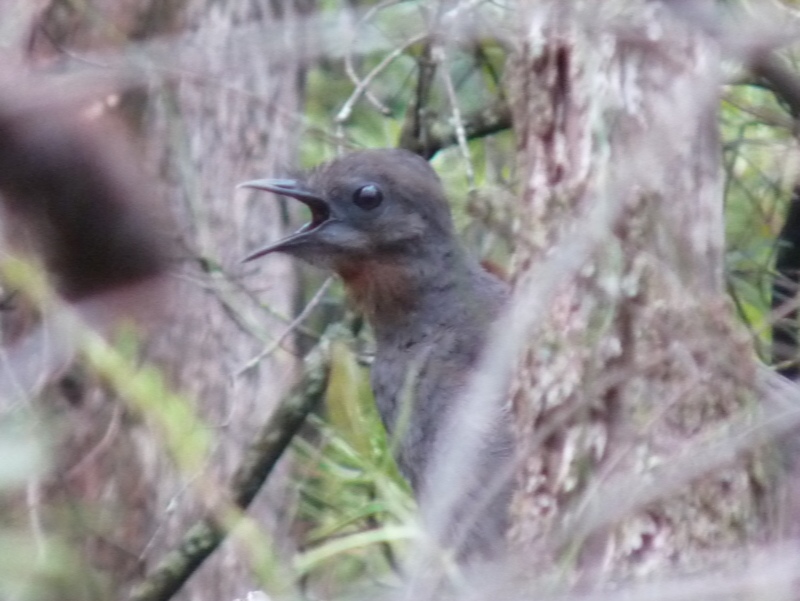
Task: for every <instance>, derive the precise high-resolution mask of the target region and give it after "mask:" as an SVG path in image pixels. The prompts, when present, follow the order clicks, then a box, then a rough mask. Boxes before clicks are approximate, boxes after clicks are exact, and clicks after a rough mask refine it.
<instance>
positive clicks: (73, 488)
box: [18, 0, 303, 601]
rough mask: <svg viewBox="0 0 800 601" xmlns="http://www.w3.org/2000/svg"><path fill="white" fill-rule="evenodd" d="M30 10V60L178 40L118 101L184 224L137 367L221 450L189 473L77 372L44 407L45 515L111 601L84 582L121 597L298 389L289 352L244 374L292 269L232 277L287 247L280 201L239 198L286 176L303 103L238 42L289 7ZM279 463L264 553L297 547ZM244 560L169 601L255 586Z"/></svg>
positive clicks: (210, 565)
mask: <svg viewBox="0 0 800 601" xmlns="http://www.w3.org/2000/svg"><path fill="white" fill-rule="evenodd" d="M32 4H33V3H32ZM40 4H41V6H37V9H38V10H40V11H41V13H42V16H41V20H40V21H38V22H37V23H35V25H33V26H30V27H28V28H26V29H25V31H26V33H27V34H28V35H24V36H18V37H19V40H22V41H21V42H20V43H22V42H25V43H27V42H28V41H30V42H31V43H30V44H29V46H28V48H29V56H28V60H29V64H30V65H35V64H40V65H41V64H45V65H49V64H52V63H54V62H59V61H61V62H65V63H69V62H70V60H71V59H72V58H73V57H74V56H80V55H82V54H83V53H89V52H91V53H94V54H93V56H96V55H97V53H98V52H100V53H106V55H107V57H109V58H114V59H116V56H117V54H116V53H119V51H120V49H121V48H122V47H123V45H129V44H130V43H131V41H132V40H138V41H140V42H141V41H142V40H145V39H147V38H153V37H155V36H164V35H166V34H170V35H176V36H177V37H175V38H172V39H170V38H164V37H161V38H159V42H162V43H166V46H167V47H169V48H171V52H170V53H169V60H170V62H169V63H168V64H154V65H151V67H152V68H153V73H154V77H153V78H152V80H151V81H152V82H153V85H152V86H151V87H150V89H148V90H147V91H146V93H143V92H142V91H139V92H137V93H136V94H134V95H132V96H125V97H123V104H124V105H125V106H124V108H130V107H131V106H132V105H130V103H128V101H130V100H134V101H135V103H134V105H133V106H134V108H135V115H136V118H137V125H138V126H140V127H141V128H142V129H141V133H142V134H143V139H144V140H145V142H144V143H143V144H142V147H143V148H145V149H146V152H147V154H148V155H149V157H150V159H151V167H152V169H151V171H152V177H153V178H160V182H161V189H162V191H163V193H164V198H166V199H167V201H168V205H169V210H170V211H171V212H172V214H173V215H174V223H175V224H176V227H177V228H178V231H176V232H172V233H171V234H170V233H168V232H165V233H164V235H165V236H171V237H172V238H173V242H174V248H175V249H176V256H175V265H174V270H173V275H174V284H175V289H176V290H175V292H174V293H173V296H172V297H171V306H170V307H169V318H168V320H167V321H166V322H165V325H164V326H163V327H162V328H161V329H160V331H159V332H158V335H157V336H156V337H155V338H154V339H153V340H150V341H148V345H147V351H146V355H147V356H146V360H147V361H151V362H154V363H156V364H158V365H159V366H161V367H162V368H163V369H164V370H165V372H166V373H167V375H168V379H169V380H170V382H171V383H172V384H173V385H174V387H175V388H177V389H178V390H180V391H182V392H183V393H184V394H185V395H186V396H187V398H189V399H192V400H193V401H194V402H195V405H194V407H193V410H194V411H195V412H196V413H197V414H198V415H199V416H200V417H201V419H202V420H203V421H204V422H205V423H206V424H207V425H208V429H209V431H210V432H211V433H212V435H213V440H214V446H213V454H212V456H211V458H210V459H209V461H208V463H207V465H204V466H202V468H201V469H200V470H199V471H198V472H197V473H191V474H189V473H185V472H181V471H180V469H178V467H177V466H176V465H175V464H174V462H173V460H172V459H171V458H170V457H169V456H168V453H167V447H166V446H165V444H164V441H163V440H162V439H160V437H159V434H158V432H157V429H155V428H151V427H150V424H149V423H148V422H147V419H146V416H145V419H141V416H136V415H131V414H130V413H129V410H128V409H126V408H125V407H124V406H123V405H122V404H121V400H120V399H117V398H114V396H113V395H111V394H109V392H108V391H107V389H106V388H105V387H104V386H103V385H102V383H101V382H98V381H96V378H93V377H92V374H87V373H86V372H85V370H82V369H81V368H80V367H76V368H75V369H73V370H71V373H70V374H69V376H68V378H67V379H66V380H64V381H63V382H61V383H60V384H59V385H58V386H56V387H55V388H54V389H53V390H52V391H51V392H49V393H48V396H47V397H46V398H45V399H44V403H43V404H44V406H45V407H46V410H47V412H48V413H50V414H51V415H53V416H54V421H56V422H57V423H58V424H59V427H58V431H59V432H60V433H61V437H60V440H59V442H58V443H57V446H56V451H55V453H54V455H55V465H54V466H53V470H52V478H50V479H49V480H48V482H45V483H43V484H42V487H43V489H44V491H45V497H44V501H45V513H46V514H47V515H49V516H52V517H53V519H52V522H51V523H52V526H53V530H54V531H56V530H59V529H62V530H61V531H62V532H63V528H64V522H63V521H62V520H61V519H60V516H61V515H62V512H61V509H62V508H63V507H64V506H68V507H71V508H73V510H74V511H72V513H71V515H72V516H73V519H71V520H69V524H70V525H69V527H68V529H69V530H70V535H69V540H70V544H72V545H74V546H75V548H79V549H81V552H80V553H78V554H77V555H80V556H81V557H82V558H83V559H85V560H86V562H87V563H89V564H92V565H93V566H94V567H95V568H96V569H97V570H98V571H99V572H101V573H102V574H103V576H104V578H105V580H107V581H108V582H109V583H110V590H108V589H106V588H105V587H104V586H99V585H96V582H98V581H99V580H100V579H97V580H93V579H92V578H91V577H90V576H88V575H87V577H86V578H85V581H86V582H87V583H89V582H94V583H95V584H85V587H84V589H85V590H83V591H81V593H80V595H79V596H81V598H87V599H88V598H98V599H99V598H104V599H105V598H122V597H123V596H124V593H123V591H124V590H125V588H126V586H127V585H128V584H129V583H131V582H132V581H135V580H137V579H138V578H140V577H141V576H142V575H143V573H144V572H146V571H147V569H148V567H149V566H151V565H153V564H155V563H156V562H157V561H158V560H159V558H160V557H161V555H163V553H165V552H166V551H167V550H169V549H170V548H171V547H172V546H173V545H174V544H175V543H176V542H177V541H178V540H179V539H180V537H181V536H182V535H183V534H184V532H185V530H186V528H188V526H189V525H190V524H191V523H192V522H193V521H195V520H196V519H197V517H198V515H199V514H201V513H202V512H203V511H204V510H205V509H207V507H208V506H209V505H213V503H214V498H213V497H214V496H215V495H216V494H217V493H223V492H224V490H222V487H224V486H225V485H226V484H227V483H228V482H229V480H230V478H231V476H232V474H233V473H234V471H235V469H236V467H237V466H238V465H239V462H240V460H241V457H242V453H243V450H244V448H245V446H246V444H247V443H248V442H250V441H251V440H252V439H253V438H254V437H255V435H256V433H257V432H258V430H259V428H260V426H261V424H263V423H264V422H265V421H266V419H267V417H268V416H269V415H270V413H271V411H272V410H273V409H274V407H275V405H276V403H277V402H278V401H279V400H280V398H281V397H282V395H283V394H284V393H285V391H286V390H288V387H289V386H290V385H291V384H292V379H293V377H294V371H295V369H294V368H295V364H296V361H295V358H294V356H293V355H292V353H291V350H292V345H291V342H287V343H286V344H285V345H284V349H279V350H278V351H277V352H276V353H272V355H270V356H269V357H266V358H264V359H263V360H262V361H260V362H259V363H258V365H257V366H256V367H255V368H252V369H249V370H247V371H246V373H241V374H239V373H237V372H239V370H240V368H242V367H243V366H244V365H245V364H246V363H247V362H248V361H249V360H250V359H251V358H253V357H254V356H256V355H258V354H259V352H260V351H261V350H262V349H263V348H264V347H265V346H267V345H268V344H269V341H270V340H271V339H272V338H273V337H274V335H275V333H276V332H281V331H282V330H283V329H285V327H286V323H287V322H286V321H285V320H282V319H280V318H278V317H276V315H282V316H287V317H289V316H290V314H291V312H292V307H293V304H294V300H295V299H294V296H295V285H294V278H293V272H292V271H291V264H290V262H289V261H288V260H287V259H282V258H280V257H277V258H275V259H274V260H269V261H264V262H262V263H260V264H257V265H252V266H248V267H247V269H245V268H242V267H240V266H239V260H240V259H241V258H242V257H243V256H245V255H246V254H247V252H248V251H249V250H252V249H253V248H254V247H256V246H258V245H261V244H263V243H264V242H265V241H266V240H268V239H274V238H277V237H279V236H280V232H281V230H282V229H283V226H284V219H283V216H282V214H281V210H280V205H278V204H277V203H274V202H272V201H271V200H270V199H265V198H263V197H261V198H256V197H255V196H252V197H248V196H247V195H245V194H244V193H241V192H238V193H237V192H236V191H235V186H236V184H237V183H238V182H240V181H244V180H247V179H253V178H254V177H264V176H269V175H276V174H277V175H280V174H282V173H284V171H285V169H286V168H287V167H288V166H290V165H293V163H294V161H295V150H296V149H295V145H294V140H295V139H296V136H295V135H294V133H293V130H294V128H295V127H296V121H295V117H294V116H295V115H296V113H297V109H298V106H299V104H300V99H301V97H302V93H303V90H302V83H301V82H302V77H301V74H302V68H301V65H300V64H299V63H298V60H299V59H297V60H295V57H294V56H292V55H284V56H280V57H276V56H270V55H265V54H263V53H261V47H260V46H258V45H254V44H249V43H247V42H246V41H247V40H249V41H253V40H254V39H256V38H255V37H249V38H248V37H246V38H244V40H245V42H243V41H242V37H240V36H239V35H238V28H239V27H240V26H242V25H243V24H247V26H248V27H251V28H253V27H265V28H270V27H280V28H282V29H283V30H286V31H288V30H289V29H291V28H292V27H294V26H295V24H294V22H293V19H294V18H295V16H296V15H297V10H298V9H297V8H296V7H295V6H294V5H291V6H289V5H288V4H287V5H286V6H280V7H278V8H280V10H278V11H277V13H271V12H270V11H269V10H267V9H266V8H265V7H264V4H265V3H261V2H257V1H253V2H245V3H237V4H236V5H235V6H234V5H231V6H230V7H229V6H228V5H226V4H220V3H219V2H214V1H210V0H209V1H206V0H196V1H186V2H154V3H128V2H117V1H113V2H106V1H105V0H99V1H97V2H92V3H89V4H86V5H84V4H83V3H80V4H75V3H71V2H60V1H57V0H56V1H53V2H50V3H48V4H47V6H46V7H45V6H44V4H45V3H40ZM276 6H278V5H277V4H276ZM278 13H279V14H278ZM34 16H35V15H34ZM279 20H280V25H275V24H276V23H278V22H279ZM128 47H129V46H128ZM143 48H144V49H145V51H146V46H143ZM19 55H20V56H24V55H25V51H24V50H23V49H20V50H19ZM100 56H102V54H100ZM87 62H91V61H87ZM115 64H118V63H115ZM186 65H188V66H189V67H187V68H186V69H182V67H184V66H186ZM78 66H82V65H81V63H80V61H78ZM124 66H125V64H124V61H123V67H124ZM176 74H178V75H176ZM159 172H160V175H158V173H159ZM250 290H256V291H257V292H256V294H253V293H252V292H250ZM287 349H288V350H289V351H290V352H289V353H287V352H286V350H287ZM287 467H288V466H287V465H285V464H284V465H283V467H282V468H280V470H279V471H281V472H282V473H283V477H276V478H274V481H275V482H273V483H272V486H270V487H268V488H269V490H268V491H266V494H262V495H261V496H260V498H259V499H258V500H257V501H256V502H255V503H254V505H253V506H252V508H251V515H252V517H253V518H254V523H257V524H259V525H261V526H262V527H263V531H264V532H265V533H268V536H266V537H265V540H264V544H265V545H271V546H274V547H275V550H277V549H278V548H280V547H281V546H286V545H290V544H291V543H290V542H289V536H288V532H287V529H288V518H287V516H286V515H283V514H282V513H281V510H279V509H278V508H281V507H282V508H285V507H286V506H287V501H286V499H285V495H286V494H288V493H287V490H286V484H287V480H286V477H285V476H286V471H287ZM197 482H202V486H195V484H196V483H197ZM215 483H218V487H219V490H215V486H216V485H215ZM36 486H38V483H37V484H36ZM200 490H205V491H206V493H208V494H204V493H199V492H198V491H200ZM57 515H58V516H59V517H58V518H56V516H57ZM37 519H38V518H37ZM234 551H236V553H234ZM243 557H248V554H247V553H242V548H241V547H240V548H237V549H234V544H229V545H225V546H224V547H223V549H221V551H220V552H219V553H217V554H215V556H214V557H212V558H211V559H210V560H209V561H208V562H206V564H205V565H204V566H203V567H202V568H201V569H200V570H199V571H198V574H197V575H196V576H195V577H194V578H193V579H192V581H191V582H190V583H189V585H188V586H187V587H186V590H185V591H184V592H183V593H181V594H180V595H178V596H177V597H176V598H180V599H187V600H188V599H192V600H197V601H200V600H212V599H213V600H214V601H217V600H224V599H233V598H235V597H237V596H243V595H244V593H245V592H246V591H248V590H254V589H258V588H261V586H262V583H258V582H256V581H255V580H254V575H253V574H254V572H255V570H254V569H253V566H252V565H250V562H249V561H246V560H243V559H242V558H243ZM93 586H96V588H94V590H93V589H92V587H93ZM62 592H63V591H62ZM77 594H78V593H76V595H77Z"/></svg>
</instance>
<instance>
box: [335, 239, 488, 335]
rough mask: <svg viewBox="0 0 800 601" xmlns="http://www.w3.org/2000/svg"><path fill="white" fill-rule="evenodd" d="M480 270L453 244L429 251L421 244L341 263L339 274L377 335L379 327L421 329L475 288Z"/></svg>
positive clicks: (384, 328) (338, 268) (471, 292)
mask: <svg viewBox="0 0 800 601" xmlns="http://www.w3.org/2000/svg"><path fill="white" fill-rule="evenodd" d="M480 270H481V268H480V267H479V266H478V264H477V263H476V262H475V261H474V259H472V258H470V257H469V256H467V255H466V253H464V251H463V250H462V249H461V248H460V247H459V246H458V245H457V244H455V243H454V244H453V246H452V247H449V248H445V249H442V248H441V247H440V248H437V249H435V251H431V252H428V251H427V250H426V249H425V248H424V247H421V248H418V249H415V251H413V252H409V253H403V254H399V255H385V256H376V257H374V258H369V259H362V260H359V261H352V262H348V263H342V264H340V265H339V266H337V272H338V273H339V275H340V276H341V277H342V279H343V281H344V284H345V286H346V288H347V290H348V293H349V294H350V297H351V298H352V299H353V300H354V301H355V303H356V304H357V305H358V307H359V308H360V309H361V310H362V311H363V312H364V315H365V316H366V317H367V319H368V320H369V321H370V323H371V324H372V326H373V328H374V329H375V330H376V333H377V334H378V335H379V336H380V334H381V331H382V330H392V331H396V330H397V329H398V328H409V327H411V328H417V327H424V326H425V321H426V319H427V317H428V316H435V315H441V314H442V312H443V308H445V307H447V306H456V305H459V304H461V302H462V301H463V300H464V298H463V297H464V295H466V296H470V295H472V294H474V293H476V291H474V290H473V288H474V287H475V286H476V282H475V281H474V280H475V279H476V272H478V271H480Z"/></svg>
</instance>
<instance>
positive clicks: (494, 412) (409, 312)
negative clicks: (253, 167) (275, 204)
mask: <svg viewBox="0 0 800 601" xmlns="http://www.w3.org/2000/svg"><path fill="white" fill-rule="evenodd" d="M243 186H246V187H251V188H258V189H263V190H268V191H271V192H275V193H277V194H282V195H285V196H290V197H293V198H296V199H298V200H300V201H301V202H303V203H304V204H306V205H307V206H308V207H309V208H310V209H311V213H312V220H311V222H310V223H308V224H306V225H305V226H303V227H302V228H301V229H300V230H299V231H298V232H296V233H295V234H292V235H290V236H288V237H287V238H284V239H283V240H280V241H278V242H277V243H274V244H271V245H269V246H267V247H265V248H263V249H261V250H258V251H256V252H254V253H253V254H252V255H250V257H248V259H254V258H257V257H260V256H263V255H265V254H267V253H270V252H283V253H287V254H290V255H292V256H295V257H298V258H300V259H303V260H305V261H307V262H309V263H311V264H314V265H317V266H320V267H323V268H325V269H329V270H332V271H335V272H337V273H338V274H339V275H340V276H341V277H342V279H343V280H344V283H345V286H346V287H347V289H348V291H349V293H350V294H351V296H352V297H353V298H354V299H355V301H356V302H357V304H358V305H359V306H360V307H361V309H362V310H363V311H364V313H365V315H366V316H367V318H368V320H369V322H370V324H371V325H372V327H373V329H374V331H375V339H376V356H375V361H374V363H373V367H372V373H371V380H372V387H373V390H374V393H375V400H376V404H377V406H378V410H379V412H380V414H381V417H382V419H383V422H384V424H385V425H386V428H387V430H388V431H389V432H390V433H394V432H395V430H396V428H397V427H398V423H397V420H398V416H399V415H400V414H401V405H402V403H404V402H406V401H408V402H411V403H413V408H412V409H411V411H410V419H409V422H408V423H407V424H405V425H404V431H402V432H400V433H399V434H400V445H399V449H398V455H397V460H398V464H399V466H400V469H401V472H402V473H403V474H404V475H405V476H406V478H408V480H409V482H410V483H411V485H412V488H413V489H414V491H415V493H416V494H417V497H418V499H419V501H420V505H421V507H422V510H423V513H425V508H426V504H427V502H428V500H429V496H430V495H433V494H436V483H435V482H431V481H430V480H429V478H430V474H431V470H430V466H431V459H432V458H433V457H434V456H435V455H436V453H437V449H438V448H439V447H441V445H442V444H443V443H442V440H441V438H442V432H444V431H445V427H446V425H447V424H448V421H449V419H450V416H452V415H453V413H454V412H457V411H459V409H460V407H461V406H462V399H463V396H464V392H465V389H466V386H467V384H468V380H469V377H470V375H471V373H472V372H473V371H474V368H475V366H476V364H477V362H478V360H479V358H480V356H481V351H482V349H483V348H484V345H485V340H486V336H487V333H488V330H489V328H490V326H491V324H492V322H493V321H494V320H495V318H496V317H497V314H498V312H499V311H500V310H501V308H502V306H503V304H504V302H505V299H506V296H507V286H506V284H505V283H504V282H502V281H501V280H500V279H498V278H497V277H495V276H494V275H492V274H490V273H488V272H487V271H486V270H485V269H483V268H482V267H481V266H480V264H479V263H478V262H477V261H476V260H475V259H474V258H473V257H471V256H469V255H468V254H467V253H466V252H465V251H464V250H463V249H462V248H461V246H460V244H459V242H458V240H457V238H456V235H455V232H454V228H453V223H452V219H451V216H450V210H449V207H448V203H447V199H446V198H445V195H444V190H443V188H442V185H441V182H440V181H439V178H438V177H437V176H436V173H435V172H434V171H433V169H431V167H430V166H429V165H428V163H427V162H426V161H424V160H423V159H421V158H420V157H418V156H416V155H414V154H412V153H410V152H406V151H402V150H372V151H364V152H357V153H353V154H349V155H346V156H344V157H341V158H339V159H336V160H334V161H332V162H331V163H328V164H326V165H323V166H321V167H319V168H317V169H315V170H314V171H313V172H312V173H311V174H310V175H309V177H307V178H306V179H305V180H302V181H299V180H258V181H253V182H248V183H246V184H243ZM409 384H412V385H411V386H410V388H409ZM408 390H411V391H412V394H411V395H410V396H411V398H410V399H408V398H406V397H408V396H409V395H408V394H407V391H408ZM486 402H487V403H490V404H491V411H489V414H490V415H491V418H490V419H491V422H492V426H491V427H490V428H487V434H486V437H485V440H483V441H482V447H481V449H480V454H479V455H480V460H479V462H478V465H473V466H470V473H469V474H467V475H465V477H466V478H467V479H468V480H469V482H468V483H467V485H466V487H465V490H466V491H467V492H466V494H465V498H464V499H463V500H462V502H461V504H460V505H459V506H458V507H455V508H453V513H452V515H451V516H449V521H450V523H448V524H447V525H446V527H445V528H443V529H441V530H442V531H444V532H445V540H444V542H445V543H446V544H458V543H457V542H456V541H459V540H461V537H462V536H463V537H464V540H463V544H460V545H459V549H458V551H459V553H460V554H462V555H470V554H472V553H473V552H481V553H492V552H494V551H495V550H497V548H498V547H499V546H500V543H501V541H502V539H503V534H504V530H505V526H506V510H507V504H508V500H509V488H510V487H509V486H508V485H506V486H503V487H502V489H501V490H500V491H499V492H498V493H497V494H496V495H494V496H493V498H490V499H488V503H487V506H486V507H485V508H484V509H483V510H480V511H478V514H477V518H476V520H475V522H474V523H471V522H470V521H469V519H468V518H467V516H469V515H470V513H471V512H472V511H474V510H475V508H476V507H478V504H479V503H481V502H485V501H487V499H485V498H482V497H483V496H484V492H485V489H486V488H487V484H488V483H489V482H490V481H491V480H492V477H493V476H494V475H495V474H497V473H501V472H503V471H504V467H505V466H506V464H507V462H508V461H509V457H510V455H511V435H510V428H509V424H508V416H507V415H506V413H505V412H504V409H503V404H502V399H487V400H486ZM455 435H456V436H457V435H458V433H455ZM465 528H466V532H460V530H462V529H465Z"/></svg>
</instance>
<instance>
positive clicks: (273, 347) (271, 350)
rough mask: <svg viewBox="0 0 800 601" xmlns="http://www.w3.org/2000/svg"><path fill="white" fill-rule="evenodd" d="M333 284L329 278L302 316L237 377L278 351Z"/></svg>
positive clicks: (238, 375)
mask: <svg viewBox="0 0 800 601" xmlns="http://www.w3.org/2000/svg"><path fill="white" fill-rule="evenodd" d="M332 283H333V277H328V279H326V280H325V281H324V282H323V283H322V286H320V287H319V290H317V292H316V293H315V294H314V296H313V297H312V298H311V300H310V301H308V304H307V305H306V306H305V308H304V309H303V310H302V311H301V312H300V315H298V316H297V317H295V318H294V319H293V320H292V322H291V323H290V324H289V325H288V326H287V327H286V329H285V330H284V331H283V332H281V333H280V335H279V336H278V337H277V338H276V339H275V340H273V341H272V343H271V344H270V345H269V346H267V347H266V348H265V349H264V350H263V351H261V352H260V353H259V354H258V355H256V356H255V357H253V358H252V359H250V360H249V361H248V362H247V363H245V364H244V366H243V367H242V368H240V369H239V371H237V372H236V375H235V377H236V378H239V377H241V376H242V375H244V374H245V373H247V372H248V371H249V370H251V369H253V368H254V367H255V366H256V365H258V364H259V363H261V361H263V360H264V359H266V358H267V357H269V356H270V355H271V354H272V353H274V352H275V350H277V348H278V347H279V346H280V345H281V343H282V342H283V341H284V340H285V339H286V337H287V336H289V334H291V333H292V332H294V331H295V330H296V329H297V328H298V327H299V326H300V324H302V323H303V322H304V321H305V320H306V318H307V317H308V316H309V315H310V314H311V312H312V311H313V310H314V309H315V308H316V307H317V305H319V303H320V301H322V299H323V298H324V297H325V293H327V292H328V289H329V288H330V287H331V284H332Z"/></svg>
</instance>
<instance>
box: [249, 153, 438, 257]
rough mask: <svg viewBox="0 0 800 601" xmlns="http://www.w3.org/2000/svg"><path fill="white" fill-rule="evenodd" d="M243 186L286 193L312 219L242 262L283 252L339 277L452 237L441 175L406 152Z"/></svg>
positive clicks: (360, 157) (357, 157)
mask: <svg viewBox="0 0 800 601" xmlns="http://www.w3.org/2000/svg"><path fill="white" fill-rule="evenodd" d="M240 187H245V188H255V189H258V190H267V191H269V192H273V193H275V194H279V195H282V196H289V197H291V198H294V199H296V200H299V201H300V202H302V203H303V204H305V205H306V206H307V207H308V208H309V209H310V210H311V220H310V221H309V222H308V223H306V224H305V225H303V226H302V227H301V228H300V229H299V230H297V231H296V232H295V233H293V234H291V235H289V236H287V237H286V238H283V239H282V240H279V241H277V242H274V243H272V244H269V245H268V246H265V247H263V248H261V249H259V250H257V251H255V252H253V253H252V254H250V255H249V256H247V257H246V258H245V259H244V260H245V261H250V260H252V259H256V258H258V257H262V256H264V255H266V254H268V253H272V252H281V253H286V254H289V255H292V256H295V257H298V258H300V259H303V260H305V261H307V262H309V263H311V264H314V265H318V266H320V267H326V268H329V269H334V270H336V271H339V272H341V271H342V270H343V269H345V268H346V266H348V265H353V264H357V263H359V262H362V261H381V262H384V261H385V262H389V263H391V262H393V261H394V259H396V258H398V257H401V256H402V255H403V254H408V253H410V252H419V250H420V249H422V248H425V247H427V246H430V245H435V244H441V243H442V242H449V241H450V240H451V239H452V237H453V225H452V219H451V216H450V210H449V208H448V205H447V200H446V198H445V195H444V190H443V188H442V184H441V182H440V180H439V178H438V176H437V175H436V173H435V172H434V171H433V169H432V168H431V167H430V165H428V163H427V161H425V160H424V159H422V158H420V157H419V156H417V155H415V154H413V153H411V152H408V151H405V150H396V149H383V150H366V151H361V152H354V153H352V154H348V155H345V156H343V157H340V158H337V159H335V160H333V161H331V162H330V163H325V164H323V165H321V166H319V167H317V168H316V169H314V170H313V171H311V172H310V173H309V174H308V176H307V177H304V178H302V179H263V180H254V181H249V182H245V183H243V184H240ZM343 266H345V267H343Z"/></svg>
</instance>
